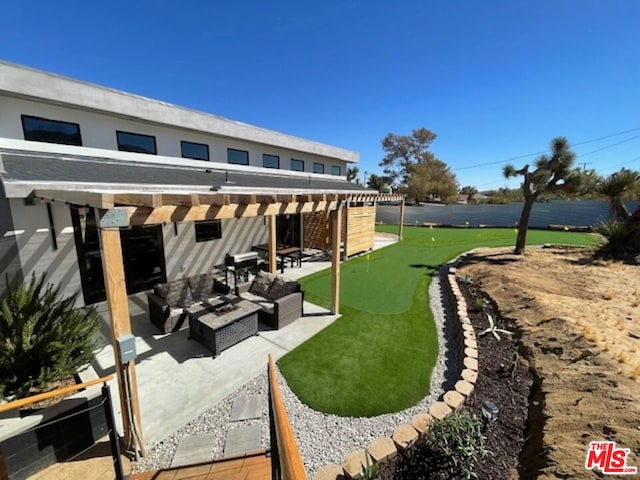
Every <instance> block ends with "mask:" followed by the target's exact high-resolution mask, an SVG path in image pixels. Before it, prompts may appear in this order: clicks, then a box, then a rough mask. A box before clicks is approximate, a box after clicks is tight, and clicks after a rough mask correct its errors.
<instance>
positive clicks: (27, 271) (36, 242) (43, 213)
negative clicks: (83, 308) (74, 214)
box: [0, 199, 84, 305]
mask: <svg viewBox="0 0 640 480" xmlns="http://www.w3.org/2000/svg"><path fill="white" fill-rule="evenodd" d="M10 205H11V216H12V219H13V227H14V235H15V240H16V242H17V245H18V252H19V253H18V256H19V261H20V266H21V270H22V276H23V278H24V279H25V280H26V281H28V280H29V279H30V278H31V275H32V274H34V273H35V275H36V277H38V276H39V275H40V274H41V273H43V272H46V273H47V281H49V282H51V283H54V284H56V285H61V287H62V289H61V293H62V294H63V295H65V296H67V295H72V294H73V293H76V292H81V291H82V288H81V284H80V270H79V269H78V256H77V253H76V249H75V241H74V238H73V228H72V226H71V214H70V213H69V206H68V205H64V204H60V203H52V204H51V210H52V216H53V222H54V229H55V234H56V240H57V247H58V248H57V249H55V250H54V248H53V240H52V238H51V232H50V229H49V217H48V214H47V207H46V205H25V204H24V200H20V199H11V200H10ZM2 234H3V235H6V232H2ZM4 273H5V272H0V274H2V275H4ZM2 289H4V285H2ZM78 303H79V304H81V305H82V304H84V302H83V301H82V295H80V297H79V299H78Z"/></svg>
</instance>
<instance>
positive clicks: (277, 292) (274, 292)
mask: <svg viewBox="0 0 640 480" xmlns="http://www.w3.org/2000/svg"><path fill="white" fill-rule="evenodd" d="M297 289H298V282H295V281H287V280H286V279H285V278H283V277H276V278H275V279H274V280H273V283H272V284H271V288H270V289H269V293H268V296H269V297H271V298H273V299H274V300H278V299H279V298H283V297H286V296H287V295H291V294H292V293H293V292H295V291H296V290H297Z"/></svg>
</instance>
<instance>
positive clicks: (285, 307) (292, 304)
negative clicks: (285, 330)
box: [236, 271, 304, 329]
mask: <svg viewBox="0 0 640 480" xmlns="http://www.w3.org/2000/svg"><path fill="white" fill-rule="evenodd" d="M236 293H237V295H239V296H240V297H241V298H244V299H245V300H249V301H251V302H254V303H257V304H258V305H260V307H261V310H260V312H259V313H258V316H259V318H260V321H261V322H263V323H266V324H267V325H269V326H270V327H272V328H275V329H280V328H282V327H285V326H287V325H289V324H290V323H291V322H293V321H295V320H297V319H298V318H300V317H301V316H302V303H303V301H304V292H302V290H301V289H300V284H299V283H298V282H296V281H293V280H287V279H285V278H284V277H282V276H280V275H274V274H273V273H269V272H262V271H259V272H258V273H257V275H256V277H255V279H254V280H253V282H246V283H243V284H240V285H238V287H237V292H236Z"/></svg>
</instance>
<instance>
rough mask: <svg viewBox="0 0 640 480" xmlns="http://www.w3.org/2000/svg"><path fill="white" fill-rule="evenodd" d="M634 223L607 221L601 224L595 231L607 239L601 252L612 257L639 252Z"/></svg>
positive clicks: (637, 232)
mask: <svg viewBox="0 0 640 480" xmlns="http://www.w3.org/2000/svg"><path fill="white" fill-rule="evenodd" d="M639 228H640V227H639V226H638V224H637V223H635V222H631V221H623V220H608V221H605V222H602V223H600V224H599V225H598V227H597V228H596V231H597V232H598V233H599V234H600V235H602V236H603V237H605V238H606V239H607V243H606V244H605V245H604V246H603V247H602V248H601V251H602V252H604V253H608V254H610V255H613V256H614V257H625V256H627V255H633V254H635V253H638V252H640V232H639Z"/></svg>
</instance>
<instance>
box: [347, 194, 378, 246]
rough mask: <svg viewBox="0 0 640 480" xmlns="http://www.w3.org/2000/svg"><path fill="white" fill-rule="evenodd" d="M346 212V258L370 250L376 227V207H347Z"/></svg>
mask: <svg viewBox="0 0 640 480" xmlns="http://www.w3.org/2000/svg"><path fill="white" fill-rule="evenodd" d="M346 212H347V215H345V216H346V217H347V218H346V222H347V237H346V246H347V256H349V257H350V256H351V255H355V254H356V253H361V252H365V251H367V250H370V249H372V248H373V237H374V234H375V227H376V207H375V206H366V207H349V208H348V209H347V210H346Z"/></svg>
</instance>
